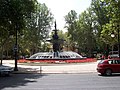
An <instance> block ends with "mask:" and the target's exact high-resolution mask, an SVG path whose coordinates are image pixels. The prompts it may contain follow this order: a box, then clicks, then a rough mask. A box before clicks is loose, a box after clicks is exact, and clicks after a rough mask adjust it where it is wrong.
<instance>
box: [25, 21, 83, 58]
mask: <svg viewBox="0 0 120 90" xmlns="http://www.w3.org/2000/svg"><path fill="white" fill-rule="evenodd" d="M53 31H54V34H53V36H52V39H51V40H47V41H49V42H51V43H52V45H53V52H39V53H36V54H34V55H32V56H30V58H27V60H80V59H83V57H82V56H81V55H79V54H78V53H76V52H73V51H62V50H61V47H60V44H61V42H62V43H63V42H64V40H63V39H59V36H58V33H57V31H58V30H57V29H56V22H55V30H53Z"/></svg>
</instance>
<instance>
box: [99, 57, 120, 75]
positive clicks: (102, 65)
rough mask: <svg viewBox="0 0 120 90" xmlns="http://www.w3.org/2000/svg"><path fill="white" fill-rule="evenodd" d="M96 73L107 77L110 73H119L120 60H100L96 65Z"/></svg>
mask: <svg viewBox="0 0 120 90" xmlns="http://www.w3.org/2000/svg"><path fill="white" fill-rule="evenodd" d="M97 72H98V73H101V75H109V76H110V75H112V73H120V58H112V59H106V60H101V61H100V62H99V63H98V65H97Z"/></svg>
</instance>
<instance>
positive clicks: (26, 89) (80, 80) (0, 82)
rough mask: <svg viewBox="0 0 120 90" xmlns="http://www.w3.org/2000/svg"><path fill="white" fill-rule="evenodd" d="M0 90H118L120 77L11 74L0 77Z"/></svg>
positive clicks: (90, 74)
mask: <svg viewBox="0 0 120 90" xmlns="http://www.w3.org/2000/svg"><path fill="white" fill-rule="evenodd" d="M0 90H120V75H119V74H117V75H113V76H109V77H105V76H99V75H98V74H96V73H84V74H83V73H81V74H13V75H11V76H10V77H0Z"/></svg>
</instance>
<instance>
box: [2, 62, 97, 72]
mask: <svg viewBox="0 0 120 90" xmlns="http://www.w3.org/2000/svg"><path fill="white" fill-rule="evenodd" d="M97 63H98V62H91V63H73V64H47V65H44V64H40V65H29V64H27V65H25V64H24V65H20V64H19V63H18V70H19V71H16V72H15V73H50V74H54V73H97V71H96V67H97ZM3 65H7V66H11V67H13V68H14V60H9V61H8V60H4V61H3Z"/></svg>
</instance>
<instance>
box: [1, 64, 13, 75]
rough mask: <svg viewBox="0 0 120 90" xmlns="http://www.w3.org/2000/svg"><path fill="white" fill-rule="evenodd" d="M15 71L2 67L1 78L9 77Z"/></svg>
mask: <svg viewBox="0 0 120 90" xmlns="http://www.w3.org/2000/svg"><path fill="white" fill-rule="evenodd" d="M12 71H13V68H12V67H9V66H4V65H0V76H3V75H5V76H9V75H10V74H11V73H12Z"/></svg>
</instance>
